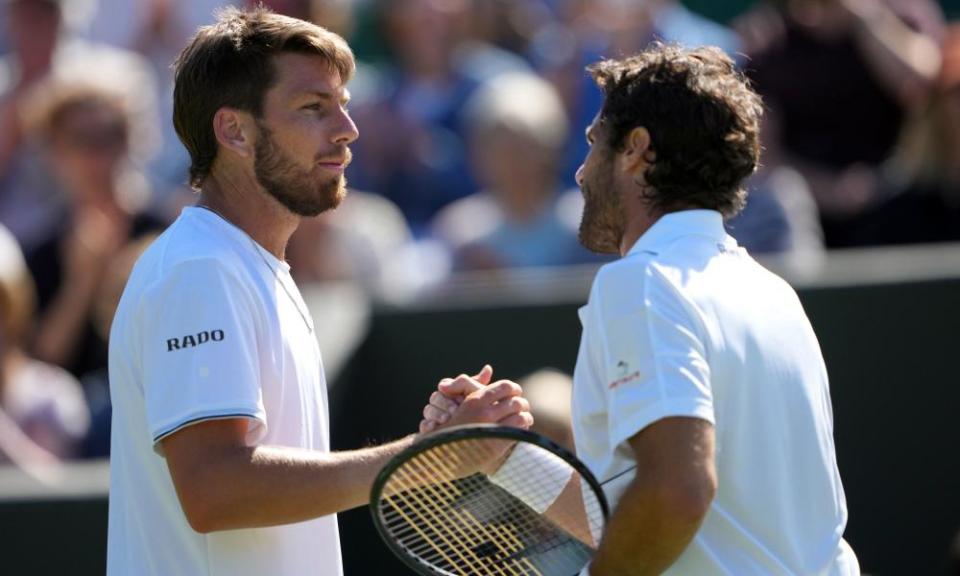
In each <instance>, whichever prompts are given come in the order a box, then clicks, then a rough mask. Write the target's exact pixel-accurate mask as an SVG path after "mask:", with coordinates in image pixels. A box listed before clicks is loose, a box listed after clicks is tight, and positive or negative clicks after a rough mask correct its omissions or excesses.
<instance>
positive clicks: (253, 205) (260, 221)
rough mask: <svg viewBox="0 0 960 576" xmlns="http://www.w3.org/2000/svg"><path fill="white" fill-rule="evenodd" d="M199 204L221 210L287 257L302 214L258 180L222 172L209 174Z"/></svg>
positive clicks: (256, 239)
mask: <svg viewBox="0 0 960 576" xmlns="http://www.w3.org/2000/svg"><path fill="white" fill-rule="evenodd" d="M197 205H198V206H204V207H207V208H209V209H210V210H212V211H214V212H216V213H217V214H219V215H220V216H221V217H223V218H224V219H226V220H227V221H228V222H230V223H231V224H233V225H234V226H236V227H237V228H239V229H240V230H242V231H243V232H245V233H246V234H247V235H248V236H250V238H252V239H253V241H254V242H256V243H257V244H259V245H260V246H262V247H263V248H265V249H266V250H267V251H269V252H270V253H271V254H273V255H274V256H276V257H277V258H278V259H279V260H284V259H285V257H286V249H287V242H288V241H289V240H290V236H291V235H292V234H293V233H294V231H295V230H296V229H297V226H299V224H300V217H299V216H297V215H295V214H293V213H291V212H290V211H289V210H287V209H286V208H285V207H284V206H282V205H281V204H280V203H279V202H277V200H276V199H274V198H273V197H271V196H270V195H269V194H267V193H266V192H265V191H264V190H263V189H261V188H260V186H259V184H257V183H256V182H249V181H247V180H246V179H243V178H230V177H227V176H226V175H223V174H220V175H217V176H214V175H212V174H211V175H210V176H209V177H208V178H207V180H206V181H205V182H204V184H203V187H202V189H201V192H200V200H199V201H198V202H197Z"/></svg>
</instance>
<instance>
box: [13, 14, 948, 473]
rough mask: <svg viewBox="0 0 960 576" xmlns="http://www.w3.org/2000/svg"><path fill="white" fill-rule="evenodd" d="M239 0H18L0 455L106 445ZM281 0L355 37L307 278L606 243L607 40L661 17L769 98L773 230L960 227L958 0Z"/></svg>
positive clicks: (767, 247) (624, 41)
mask: <svg viewBox="0 0 960 576" xmlns="http://www.w3.org/2000/svg"><path fill="white" fill-rule="evenodd" d="M225 3H228V0H189V1H188V0H0V30H2V32H0V362H2V364H0V462H2V461H13V462H27V461H48V460H49V461H56V460H58V459H70V458H81V457H102V456H105V455H107V454H108V453H109V418H110V405H109V388H108V385H107V373H106V341H107V335H108V334H109V329H110V322H111V318H112V314H113V310H114V308H115V306H116V303H117V301H118V299H119V297H120V294H121V292H122V289H123V286H124V282H125V279H126V277H127V274H128V273H129V271H130V269H131V267H132V265H133V263H134V262H135V260H136V258H137V256H138V254H139V253H140V252H141V251H142V250H143V249H144V248H145V247H146V246H147V245H148V244H149V242H150V241H151V240H152V238H154V237H155V236H156V235H157V234H159V233H161V232H162V230H163V228H164V226H165V225H166V224H168V223H169V222H171V221H172V220H173V219H174V218H175V217H176V216H177V214H178V213H179V210H180V209H181V208H182V207H183V206H185V205H188V204H191V203H193V202H194V201H195V195H194V192H193V191H191V190H190V189H189V188H188V187H187V186H186V179H187V167H188V164H189V158H188V156H187V154H186V152H185V150H184V149H183V148H182V146H181V145H180V144H179V142H178V141H177V139H176V135H175V133H174V131H173V127H172V123H171V122H170V117H171V112H172V98H171V94H172V81H173V78H172V73H171V69H170V64H171V62H172V61H173V60H174V58H175V57H176V55H177V53H178V51H179V50H180V48H181V47H182V46H184V44H185V43H186V41H187V39H188V38H189V37H190V35H191V34H192V32H193V31H194V30H195V29H196V27H197V26H200V25H203V24H205V23H207V22H209V21H210V20H211V15H212V13H213V12H214V11H215V10H216V9H217V8H218V7H219V6H221V5H223V4H225ZM233 3H234V4H243V3H244V1H243V0H236V1H235V2H233ZM264 3H265V4H267V5H270V6H271V7H273V8H274V10H276V11H278V12H282V13H285V14H288V15H291V16H296V17H299V18H303V19H308V20H312V21H314V22H316V23H318V24H321V25H323V26H325V27H327V28H330V29H332V30H334V31H336V32H338V33H340V34H341V35H343V36H344V37H346V38H347V39H348V41H349V42H350V44H351V46H352V47H353V48H354V50H355V52H356V56H357V58H358V71H357V76H356V78H355V80H354V81H353V82H352V84H351V85H350V90H351V93H352V97H353V99H352V102H351V113H352V115H353V116H354V119H355V120H356V123H357V125H358V127H359V130H360V133H361V138H360V140H359V141H358V142H357V143H356V145H355V146H354V150H353V152H354V161H353V163H352V164H351V166H350V167H349V169H348V171H347V177H348V181H349V186H350V188H351V194H350V195H349V196H348V198H347V199H346V201H345V202H344V204H343V205H342V206H341V207H340V208H339V209H337V210H336V211H334V212H333V213H330V214H324V215H322V216H320V217H318V218H316V219H313V220H311V221H309V222H305V223H304V225H303V226H302V227H301V229H300V230H299V231H298V232H297V233H296V234H295V236H294V238H293V239H292V240H291V245H290V247H289V250H288V260H289V262H290V264H291V267H292V272H293V274H294V276H295V277H296V278H297V280H298V282H300V283H301V284H310V283H323V282H349V283H353V284H355V285H357V286H359V287H361V288H362V289H364V290H367V291H369V292H370V293H382V292H383V291H384V290H406V291H408V292H411V291H412V292H416V291H417V290H424V289H427V288H429V287H431V286H436V285H438V284H442V283H443V282H444V281H445V280H446V279H447V278H450V277H451V275H454V274H457V273H460V272H467V271H496V270H501V271H502V270H508V269H511V268H518V267H524V268H529V267H546V266H565V265H573V264H589V263H598V262H601V261H603V260H602V259H601V258H600V257H599V256H596V255H593V254H590V253H588V252H587V251H586V250H585V249H583V248H582V247H580V245H579V244H578V242H577V228H578V224H579V219H580V211H581V209H582V197H581V195H580V193H579V190H578V189H577V187H576V184H575V182H574V173H575V172H576V169H577V167H578V166H579V164H580V162H581V160H582V159H583V157H584V156H585V154H586V150H587V144H586V141H585V138H584V136H583V131H584V129H585V128H586V126H587V125H588V124H589V123H590V121H591V119H592V117H593V116H594V114H596V112H597V110H598V109H599V107H600V104H601V102H602V95H601V94H600V92H599V90H598V89H597V88H596V87H595V86H594V85H593V82H592V81H591V80H590V79H589V77H588V76H587V75H586V74H585V73H584V66H585V65H587V64H589V63H591V62H595V61H597V60H598V59H601V58H603V57H616V56H621V55H625V54H630V53H633V52H636V51H639V50H642V49H643V48H644V46H646V45H647V44H649V43H650V42H651V41H654V40H661V41H666V42H676V43H680V44H683V45H687V46H695V45H704V44H709V45H716V46H720V47H721V48H723V49H724V50H726V51H728V52H729V53H731V54H734V55H735V58H736V59H737V61H738V63H739V65H740V66H741V67H742V69H743V71H744V72H745V73H746V74H747V75H748V76H749V78H750V79H751V80H752V82H753V84H754V86H755V87H756V89H757V90H758V92H760V94H761V95H762V96H763V98H764V101H765V104H766V108H767V110H766V118H765V125H764V128H763V130H764V134H763V142H764V152H763V157H762V167H761V168H760V169H759V170H758V171H757V173H756V174H755V175H754V176H753V177H752V178H751V179H750V181H749V182H748V188H749V190H750V196H749V200H748V204H747V207H746V209H745V210H744V212H743V213H742V214H741V215H739V216H738V217H737V218H735V219H733V220H732V221H730V222H729V223H728V226H729V229H730V232H731V234H732V235H733V236H735V237H736V238H737V239H738V240H739V241H740V243H741V244H742V245H744V246H746V247H747V248H748V250H750V251H751V252H752V253H754V254H780V255H783V256H784V257H786V258H791V257H802V258H807V257H810V256H814V257H815V256H816V255H818V254H822V253H823V251H824V250H828V249H834V248H846V247H856V246H871V245H883V244H907V243H922V242H946V241H956V240H960V26H953V25H951V24H950V17H951V16H954V15H958V16H960V1H957V0H953V1H946V0H944V1H943V2H940V3H938V2H936V0H757V1H751V0H729V1H721V0H714V1H710V2H707V1H703V0H701V1H694V0H690V1H689V2H680V1H676V0H273V1H264ZM691 128H692V129H695V127H691Z"/></svg>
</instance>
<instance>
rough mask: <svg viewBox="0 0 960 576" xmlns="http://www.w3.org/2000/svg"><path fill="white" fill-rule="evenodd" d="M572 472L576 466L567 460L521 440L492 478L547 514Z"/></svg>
mask: <svg viewBox="0 0 960 576" xmlns="http://www.w3.org/2000/svg"><path fill="white" fill-rule="evenodd" d="M572 475H573V468H571V467H570V464H568V463H567V462H566V460H564V459H562V458H560V457H558V456H554V455H553V454H551V453H550V452H547V451H546V450H544V449H542V448H539V447H537V446H533V445H531V444H527V443H526V442H519V443H517V445H516V446H515V447H514V449H513V451H512V452H511V453H510V456H508V457H507V459H506V460H505V461H504V462H503V464H502V465H501V466H500V467H499V468H498V469H497V471H496V472H494V473H493V474H491V475H490V476H489V477H488V479H489V480H490V481H491V482H492V483H494V484H496V485H497V486H499V487H501V488H503V489H504V490H506V491H507V492H509V493H510V494H512V495H513V496H514V497H515V498H518V499H519V500H520V501H521V502H523V503H524V504H526V505H527V506H529V507H530V508H532V509H534V510H535V511H536V512H537V513H538V514H543V513H544V512H545V511H546V510H547V508H549V507H550V505H551V504H553V503H554V501H555V500H556V499H557V497H558V496H560V493H561V492H563V489H564V487H565V486H566V485H567V482H569V481H570V477H571V476H572Z"/></svg>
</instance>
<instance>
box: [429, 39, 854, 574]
mask: <svg viewBox="0 0 960 576" xmlns="http://www.w3.org/2000/svg"><path fill="white" fill-rule="evenodd" d="M589 72H590V73H591V74H592V75H593V78H594V79H595V80H596V82H597V84H598V85H599V86H600V88H601V89H602V90H603V92H604V95H605V100H604V103H603V108H602V109H601V110H600V112H599V114H598V115H597V117H596V118H595V120H594V122H593V123H592V125H591V126H590V127H589V129H588V130H587V139H588V140H589V142H590V145H591V148H590V152H589V154H588V155H587V158H586V160H585V161H584V163H583V165H582V166H581V168H580V170H579V171H578V173H577V181H578V183H579V184H580V187H581V189H582V191H583V195H584V198H585V201H586V205H585V209H584V213H583V219H582V222H581V225H580V240H581V242H582V243H583V244H584V245H586V246H587V247H588V248H591V249H593V250H595V251H598V252H604V253H615V254H619V255H620V256H621V258H620V259H619V260H618V261H616V262H613V263H611V264H608V265H605V266H603V267H602V268H601V269H600V271H599V272H598V273H597V276H596V279H595V280H594V284H593V287H592V290H591V292H590V299H589V302H588V304H587V305H586V306H585V307H584V308H582V309H581V311H580V317H581V320H582V323H583V336H582V340H581V344H580V353H579V357H578V359H577V367H576V372H575V376H574V392H573V428H574V436H575V440H576V450H577V456H578V457H579V458H580V459H581V460H583V462H585V463H586V464H587V466H588V467H590V469H591V470H592V471H593V473H594V474H595V475H596V476H597V477H598V478H599V479H600V481H601V482H604V483H606V489H607V495H608V497H609V500H610V502H611V506H612V507H613V508H614V511H613V514H612V516H611V518H610V522H609V524H608V525H607V528H606V531H605V533H604V536H603V539H602V541H601V543H600V547H599V550H598V552H597V554H596V556H595V557H594V559H593V562H592V564H591V566H590V567H589V573H590V575H591V576H626V575H630V576H640V575H647V574H661V573H666V574H684V575H691V576H693V575H696V576H703V575H713V574H736V575H738V576H747V575H769V574H782V575H788V574H822V575H831V576H854V575H857V574H859V566H858V563H857V559H856V556H855V555H854V553H853V551H852V550H851V548H850V547H849V546H848V545H847V543H846V542H845V541H844V540H843V537H842V536H843V531H844V528H845V526H846V523H847V508H846V501H845V498H844V493H843V487H842V485H841V482H840V474H839V472H838V470H837V461H836V454H835V450H834V443H833V415H832V409H831V404H830V391H829V387H828V383H827V372H826V368H825V366H824V361H823V358H822V356H821V353H820V347H819V344H818V343H817V339H816V337H815V335H814V333H813V329H812V328H811V325H810V322H809V321H808V319H807V316H806V314H805V313H804V311H803V308H802V307H801V305H800V301H799V300H798V299H797V295H796V293H795V292H794V291H793V289H791V288H790V286H788V285H787V283H786V282H784V281H783V280H781V279H780V278H778V277H777V276H775V275H774V274H772V273H770V272H768V271H767V270H766V269H764V268H763V267H762V266H760V265H759V264H757V263H756V262H755V261H754V260H753V259H752V258H751V257H750V256H749V255H748V254H747V253H746V252H745V251H744V250H743V249H742V248H741V247H739V246H738V245H737V243H736V241H735V240H734V239H733V238H732V237H731V236H730V235H728V234H727V232H726V230H725V228H724V219H725V218H728V217H730V216H732V215H734V214H735V213H736V212H737V211H738V210H739V209H740V208H741V207H742V206H743V204H744V200H745V196H746V194H745V191H744V188H743V181H744V179H745V178H746V177H747V176H749V175H750V174H751V173H753V171H754V169H755V167H756V165H757V162H758V157H759V151H760V145H759V141H758V132H759V123H760V117H761V111H762V108H761V102H760V99H759V98H758V97H757V95H756V94H755V93H754V92H753V91H752V90H751V89H750V87H749V86H748V84H747V83H746V82H745V80H744V79H743V77H742V76H741V74H740V73H739V72H737V70H736V69H735V67H734V63H733V62H732V61H731V59H730V58H729V57H727V56H726V55H725V54H723V53H722V52H721V51H720V50H718V49H714V48H698V49H693V50H685V49H682V48H679V47H676V46H666V45H659V44H658V45H654V46H652V47H651V48H649V49H648V50H646V51H644V52H642V53H640V54H638V55H635V56H632V57H628V58H624V59H621V60H608V61H604V62H600V63H598V64H595V65H593V66H591V67H590V68H589ZM466 384H467V383H460V384H458V385H456V386H452V385H449V384H448V385H442V386H441V387H440V391H439V392H441V393H443V396H444V397H446V396H450V397H453V396H456V395H457V394H459V393H463V392H468V391H470V390H472V388H471V386H468V385H466ZM535 408H536V407H534V409H535ZM451 410H453V404H452V403H445V402H444V401H443V398H442V397H441V395H440V394H437V393H435V394H434V397H433V399H432V401H431V406H430V407H428V408H427V409H426V411H425V416H426V420H425V421H424V423H422V424H421V426H422V427H423V428H425V429H428V428H429V427H430V426H432V424H431V422H434V421H439V420H442V419H443V418H446V416H443V415H444V414H446V413H448V412H450V411H451Z"/></svg>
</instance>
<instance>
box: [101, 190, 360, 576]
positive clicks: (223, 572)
mask: <svg viewBox="0 0 960 576" xmlns="http://www.w3.org/2000/svg"><path fill="white" fill-rule="evenodd" d="M110 393H111V397H112V400H113V430H112V437H111V459H110V521H109V522H110V523H109V534H108V543H107V550H108V551H107V574H108V575H111V576H113V575H116V576H121V575H132V574H136V575H138V576H169V575H171V574H182V575H185V576H261V575H265V574H269V575H271V576H303V575H307V574H310V575H316V576H341V575H342V573H343V569H342V566H341V561H340V543H339V535H338V530H337V517H336V515H329V516H323V517H321V518H315V519H313V520H309V521H306V522H297V523H293V524H287V525H283V526H272V527H266V528H249V529H242V530H227V531H219V532H211V533H208V534H199V533H197V532H195V531H194V530H193V529H192V528H191V527H190V525H189V523H188V522H187V519H186V516H185V515H184V513H183V510H182V509H181V507H180V503H179V501H178V499H177V494H176V491H175V490H174V485H173V481H172V479H171V477H170V472H169V471H168V469H167V463H166V461H165V460H164V458H163V455H162V452H161V450H160V449H159V448H160V446H161V444H160V441H161V440H162V439H163V438H164V437H166V436H169V435H170V434H174V433H176V432H177V431H178V430H180V429H182V428H184V427H186V426H190V425H193V424H195V423H197V422H200V421H204V420H212V419H219V418H242V419H246V421H247V422H248V427H247V443H248V444H249V445H258V444H265V445H275V446H287V447H297V448H304V449H309V450H318V451H328V450H329V449H330V438H329V426H328V422H327V397H326V382H325V379H324V374H323V366H322V364H321V360H320V349H319V346H318V344H317V340H316V338H315V337H314V335H313V333H312V320H311V319H310V315H309V312H308V311H307V308H306V305H305V304H304V302H303V300H302V298H301V297H300V293H299V292H298V291H297V287H296V285H295V284H294V282H293V278H291V276H290V269H289V266H287V264H286V263H284V262H281V261H279V260H277V259H276V258H274V257H273V256H272V255H271V254H270V253H269V252H267V251H266V250H264V249H262V248H260V247H258V246H257V245H256V244H254V243H253V240H251V239H250V237H249V236H247V235H246V234H244V233H243V232H242V231H241V230H240V229H238V228H236V227H234V226H233V225H231V224H229V223H228V222H227V221H225V220H223V219H222V218H221V217H220V216H217V215H216V214H214V213H213V212H210V211H208V210H204V209H201V208H186V209H184V211H183V213H182V214H181V216H180V218H178V219H177V221H176V222H174V223H173V224H172V225H171V226H170V228H168V229H167V231H166V232H164V234H162V235H161V236H160V237H159V238H158V239H157V240H156V241H155V242H154V243H153V245H151V246H150V248H149V249H147V251H146V252H145V253H144V254H143V256H141V258H140V259H139V260H138V261H137V264H136V266H135V267H134V270H133V273H132V274H131V276H130V280H129V281H128V283H127V286H126V289H125V290H124V293H123V297H122V298H121V300H120V305H119V308H118V309H117V314H116V317H115V319H114V322H113V327H112V330H111V334H110ZM317 489H318V490H322V489H323V487H322V486H318V487H317Z"/></svg>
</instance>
